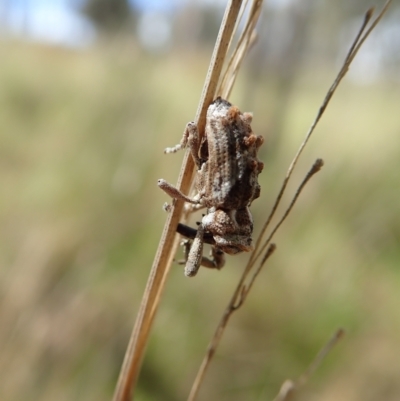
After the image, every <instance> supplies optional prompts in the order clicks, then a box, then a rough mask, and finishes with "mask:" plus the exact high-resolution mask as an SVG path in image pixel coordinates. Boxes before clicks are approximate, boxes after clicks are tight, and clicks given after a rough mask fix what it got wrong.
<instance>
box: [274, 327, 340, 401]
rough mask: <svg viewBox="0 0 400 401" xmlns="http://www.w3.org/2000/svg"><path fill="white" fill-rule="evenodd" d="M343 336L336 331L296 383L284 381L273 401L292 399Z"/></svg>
mask: <svg viewBox="0 0 400 401" xmlns="http://www.w3.org/2000/svg"><path fill="white" fill-rule="evenodd" d="M344 334H345V332H344V330H343V329H338V330H337V331H336V333H335V334H334V335H333V336H332V338H331V339H330V340H329V341H328V342H327V343H326V344H325V346H324V347H323V348H322V349H321V350H320V351H319V352H318V354H317V356H316V357H315V359H314V360H313V361H312V362H311V364H310V366H309V367H308V368H307V369H306V371H305V372H304V373H303V374H302V375H301V376H300V377H299V378H298V379H297V380H296V381H293V380H285V381H284V383H283V384H282V386H281V388H280V390H279V393H278V395H277V396H276V397H275V398H274V401H289V400H291V399H293V397H294V396H295V393H296V392H297V391H298V390H299V388H300V387H303V386H304V385H305V384H307V382H308V381H309V379H310V378H311V376H312V375H313V374H314V372H315V371H316V370H317V369H318V367H319V366H320V365H321V363H322V361H323V360H324V359H325V358H326V356H327V355H328V354H329V352H331V350H332V348H333V347H334V346H335V345H336V344H337V343H338V342H339V341H340V340H341V339H342V338H343V337H344Z"/></svg>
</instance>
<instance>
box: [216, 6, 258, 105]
mask: <svg viewBox="0 0 400 401" xmlns="http://www.w3.org/2000/svg"><path fill="white" fill-rule="evenodd" d="M262 5H263V0H254V1H253V3H252V4H251V9H250V11H249V15H248V18H247V20H246V23H245V26H244V28H243V31H242V34H241V35H240V38H239V40H238V42H237V44H236V48H235V50H234V52H233V53H232V55H231V57H230V59H229V62H228V65H227V67H226V71H225V74H224V76H223V78H222V81H221V84H220V86H219V88H218V90H217V94H218V95H220V96H221V97H222V98H224V99H228V98H229V96H230V94H231V92H232V88H233V85H234V83H235V80H236V77H237V73H238V71H239V69H240V66H241V64H242V61H243V59H244V57H245V55H246V54H247V53H248V51H249V50H250V48H251V47H252V46H253V45H254V43H255V42H256V39H257V34H256V30H255V27H256V24H257V21H258V18H259V16H260V13H261V9H262ZM243 10H244V7H243Z"/></svg>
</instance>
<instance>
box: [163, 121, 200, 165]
mask: <svg viewBox="0 0 400 401" xmlns="http://www.w3.org/2000/svg"><path fill="white" fill-rule="evenodd" d="M188 145H189V148H190V153H191V155H192V157H193V160H194V162H195V163H196V166H197V168H198V169H200V167H201V160H200V158H199V149H200V138H199V132H198V131H197V125H196V124H195V123H194V122H193V121H192V122H190V123H187V125H186V128H185V131H184V132H183V136H182V139H181V142H180V143H179V144H178V145H175V146H173V147H171V148H166V149H164V153H176V152H178V150H181V149H184V148H186V146H188Z"/></svg>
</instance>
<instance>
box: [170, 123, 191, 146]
mask: <svg viewBox="0 0 400 401" xmlns="http://www.w3.org/2000/svg"><path fill="white" fill-rule="evenodd" d="M189 124H194V123H188V124H187V125H186V128H185V131H183V136H182V139H181V141H180V143H178V145H175V146H173V147H171V148H165V149H164V153H176V152H177V151H178V150H181V149H185V148H186V145H187V143H188V138H189V134H190V130H189V129H188V126H189Z"/></svg>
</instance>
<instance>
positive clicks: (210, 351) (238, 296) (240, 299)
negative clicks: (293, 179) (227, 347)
mask: <svg viewBox="0 0 400 401" xmlns="http://www.w3.org/2000/svg"><path fill="white" fill-rule="evenodd" d="M322 165H323V161H322V160H321V159H318V160H317V161H316V162H315V163H314V165H313V166H312V167H311V169H310V171H309V172H308V174H307V175H306V177H305V178H304V180H303V182H302V183H301V184H300V186H299V188H298V190H297V191H296V194H295V196H294V197H293V200H292V202H291V203H290V205H289V207H288V209H287V210H286V212H285V214H284V216H283V217H282V219H281V221H280V222H279V223H278V224H277V226H276V227H275V230H274V231H273V234H274V233H275V232H276V230H277V229H278V228H279V227H280V225H281V224H282V222H283V221H284V220H285V219H286V217H287V216H288V214H289V213H290V211H291V210H292V208H293V206H294V204H295V203H296V200H297V198H298V197H299V195H300V193H301V191H302V190H303V188H304V186H305V185H306V184H307V182H308V181H309V180H310V178H311V177H312V176H313V175H314V174H315V173H317V172H318V171H319V170H320V169H321V167H322ZM273 234H272V235H273ZM272 235H271V237H272ZM275 249H276V246H275V244H270V246H269V247H268V249H267V251H266V252H265V254H264V257H263V258H262V260H261V262H260V264H259V266H258V268H257V269H256V270H255V271H254V272H253V275H252V277H251V278H250V280H249V282H248V284H247V285H246V284H245V282H246V279H247V276H248V275H249V273H250V271H251V270H252V269H251V268H252V265H250V264H249V263H248V264H247V266H246V268H245V269H244V272H243V274H242V276H241V278H240V280H239V283H238V285H237V286H236V289H235V291H234V293H233V295H232V297H231V299H230V301H229V304H228V306H227V307H226V308H225V311H224V314H223V316H222V318H221V320H220V321H219V323H218V326H217V329H216V331H215V333H214V336H213V338H212V340H211V342H210V343H209V345H208V348H207V352H206V355H205V356H204V358H203V361H202V363H201V366H200V368H199V370H198V372H197V375H196V378H195V380H194V382H193V386H192V389H191V392H190V395H189V398H188V401H193V400H195V398H196V396H197V394H198V391H199V388H200V385H201V383H202V381H203V379H204V376H205V373H206V370H207V368H208V366H209V365H210V363H211V360H212V357H213V356H214V354H215V351H216V349H217V347H218V345H219V342H220V340H221V338H222V334H223V332H224V329H225V327H226V325H227V323H228V321H229V318H230V317H231V315H232V313H233V312H235V311H236V310H237V309H239V308H240V307H241V306H242V305H243V303H244V301H245V300H246V298H247V296H248V294H249V292H250V290H251V288H252V286H253V284H254V281H255V279H256V278H257V277H258V275H259V273H260V271H261V269H262V267H263V266H264V265H265V262H266V261H267V260H268V258H269V257H270V256H271V255H272V253H273V252H274V251H275Z"/></svg>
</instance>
